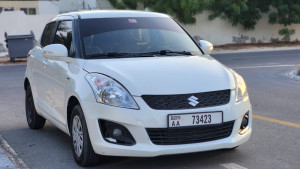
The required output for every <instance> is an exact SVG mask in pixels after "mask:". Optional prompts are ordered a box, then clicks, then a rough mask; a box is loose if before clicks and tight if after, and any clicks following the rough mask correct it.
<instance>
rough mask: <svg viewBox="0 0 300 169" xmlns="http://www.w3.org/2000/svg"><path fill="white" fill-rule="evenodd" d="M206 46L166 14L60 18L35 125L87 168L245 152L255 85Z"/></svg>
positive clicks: (32, 102)
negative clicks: (250, 88) (119, 160)
mask: <svg viewBox="0 0 300 169" xmlns="http://www.w3.org/2000/svg"><path fill="white" fill-rule="evenodd" d="M199 44H200V45H199ZM199 44H198V43H197V42H196V41H195V40H193V39H192V38H191V36H190V35H189V34H188V33H187V32H186V31H185V30H184V29H183V28H182V27H181V26H180V25H179V24H178V23H176V22H175V21H174V20H173V19H172V18H171V17H170V16H168V15H165V14H160V13H151V12H136V11H86V12H74V13H67V14H62V15H58V16H57V17H55V18H54V19H53V20H52V21H50V22H49V23H48V24H47V25H46V27H45V30H44V33H43V36H42V39H41V44H40V45H38V46H36V47H35V48H34V49H33V50H31V52H30V54H29V55H30V57H29V58H28V63H27V69H26V74H25V81H24V88H25V91H26V102H25V103H26V115H27V122H28V125H29V127H30V128H32V129H40V128H42V127H43V126H44V124H45V120H46V119H47V120H49V121H50V122H51V123H53V124H54V125H55V126H57V127H58V128H59V129H61V130H62V131H64V132H65V133H67V134H69V135H70V137H71V138H72V145H73V146H72V147H73V149H72V150H73V156H74V159H75V161H76V162H77V163H78V164H79V165H82V166H88V165H93V164H96V163H97V162H98V161H99V159H100V160H101V157H102V156H106V155H108V156H136V157H153V156H159V155H167V154H181V153H190V152H200V151H208V150H215V149H227V148H229V149H230V148H235V147H237V146H239V145H241V144H243V143H245V142H246V141H247V140H249V138H250V135H251V132H252V107H251V104H250V101H249V97H248V94H247V87H246V84H245V82H244V80H243V78H242V77H241V76H240V75H239V74H237V73H236V72H234V71H233V70H231V69H229V68H227V67H225V66H224V65H222V64H220V63H219V62H218V61H216V60H215V59H214V58H212V57H211V56H209V55H208V54H209V53H210V52H211V51H212V48H213V47H212V45H211V44H210V43H209V42H206V41H200V42H199Z"/></svg>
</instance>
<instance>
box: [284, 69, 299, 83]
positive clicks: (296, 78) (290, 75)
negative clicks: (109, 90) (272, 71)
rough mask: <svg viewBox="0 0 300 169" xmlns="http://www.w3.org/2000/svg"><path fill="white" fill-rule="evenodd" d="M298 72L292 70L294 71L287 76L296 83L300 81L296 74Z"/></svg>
mask: <svg viewBox="0 0 300 169" xmlns="http://www.w3.org/2000/svg"><path fill="white" fill-rule="evenodd" d="M297 71H298V69H295V70H292V71H289V72H287V73H286V75H287V76H288V77H289V78H291V79H294V80H296V81H300V76H298V75H296V72H297Z"/></svg>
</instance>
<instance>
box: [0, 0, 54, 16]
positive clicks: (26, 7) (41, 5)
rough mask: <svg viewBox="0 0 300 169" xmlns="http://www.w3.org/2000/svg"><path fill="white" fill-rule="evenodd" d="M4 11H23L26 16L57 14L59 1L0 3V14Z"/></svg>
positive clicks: (33, 0)
mask: <svg viewBox="0 0 300 169" xmlns="http://www.w3.org/2000/svg"><path fill="white" fill-rule="evenodd" d="M5 11H24V13H25V14H27V15H38V14H47V15H49V14H59V1H58V0H49V1H47V0H45V1H38V0H32V1H0V13H1V12H5Z"/></svg>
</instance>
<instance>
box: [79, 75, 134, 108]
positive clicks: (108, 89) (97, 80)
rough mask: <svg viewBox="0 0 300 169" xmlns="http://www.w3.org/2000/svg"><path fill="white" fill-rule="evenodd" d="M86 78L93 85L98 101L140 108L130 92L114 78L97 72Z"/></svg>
mask: <svg viewBox="0 0 300 169" xmlns="http://www.w3.org/2000/svg"><path fill="white" fill-rule="evenodd" d="M85 78H86V80H87V81H88V82H89V84H90V85H91V87H92V89H93V92H94V94H95V97H96V100H97V102H99V103H103V104H107V105H111V106H117V107H124V108H130V109H139V107H138V105H137V104H136V103H135V101H134V99H133V98H132V96H131V95H130V94H129V92H128V91H127V90H126V89H125V88H124V87H123V86H122V85H121V84H119V83H118V82H116V81H115V80H113V79H112V78H109V77H107V76H104V75H102V74H96V73H92V74H88V75H86V76H85Z"/></svg>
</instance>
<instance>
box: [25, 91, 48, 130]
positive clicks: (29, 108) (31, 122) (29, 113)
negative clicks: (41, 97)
mask: <svg viewBox="0 0 300 169" xmlns="http://www.w3.org/2000/svg"><path fill="white" fill-rule="evenodd" d="M25 106H26V119H27V124H28V126H29V127H30V128H31V129H41V128H43V127H44V125H45V122H46V119H45V118H43V117H42V116H40V115H38V114H37V112H36V109H35V106H34V101H33V97H32V92H31V87H30V86H27V88H26V96H25Z"/></svg>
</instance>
